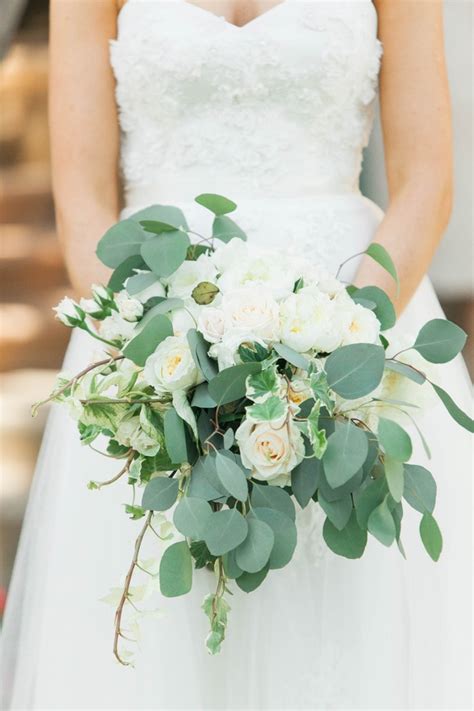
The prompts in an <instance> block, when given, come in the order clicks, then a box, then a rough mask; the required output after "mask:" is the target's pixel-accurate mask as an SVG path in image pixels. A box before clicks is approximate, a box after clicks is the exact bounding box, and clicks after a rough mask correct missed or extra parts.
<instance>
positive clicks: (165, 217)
mask: <svg viewBox="0 0 474 711" xmlns="http://www.w3.org/2000/svg"><path fill="white" fill-rule="evenodd" d="M130 219H131V220H135V222H144V221H145V220H147V221H153V222H161V223H163V224H165V225H170V226H172V227H173V228H174V229H175V230H179V229H183V230H185V231H186V230H187V229H188V223H187V222H186V218H185V216H184V214H183V211H182V210H181V209H180V208H179V207H174V206H173V205H150V207H145V208H144V209H143V210H139V211H138V212H134V213H133V215H132V216H131V217H130Z"/></svg>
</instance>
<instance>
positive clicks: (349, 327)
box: [336, 303, 380, 346]
mask: <svg viewBox="0 0 474 711" xmlns="http://www.w3.org/2000/svg"><path fill="white" fill-rule="evenodd" d="M336 313H337V316H338V318H339V319H342V320H344V321H345V324H344V326H343V333H342V341H341V345H343V346H348V345H351V344H352V343H377V341H378V338H379V334H380V322H379V320H378V319H377V317H376V315H375V314H374V312H373V311H371V310H370V309H366V308H365V307H364V306H361V304H355V303H352V304H342V305H341V308H340V309H337V311H336Z"/></svg>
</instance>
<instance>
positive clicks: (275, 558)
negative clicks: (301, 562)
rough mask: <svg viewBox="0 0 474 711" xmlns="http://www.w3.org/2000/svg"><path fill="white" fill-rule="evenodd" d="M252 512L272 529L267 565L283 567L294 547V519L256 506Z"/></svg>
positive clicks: (295, 533) (295, 538)
mask: <svg viewBox="0 0 474 711" xmlns="http://www.w3.org/2000/svg"><path fill="white" fill-rule="evenodd" d="M253 513H254V514H255V516H256V517H257V518H258V519H259V520H260V521H264V523H266V524H268V526H270V528H271V529H272V531H273V535H274V538H275V542H274V544H273V548H272V552H271V553H270V559H269V561H268V564H269V567H270V568H272V569H275V568H284V567H285V565H287V564H288V563H289V562H290V560H291V558H292V556H293V553H294V550H295V548H296V541H297V531H296V525H295V523H294V521H292V520H291V519H290V518H288V516H286V515H285V514H283V513H281V511H276V510H275V509H268V508H259V507H257V508H254V510H253Z"/></svg>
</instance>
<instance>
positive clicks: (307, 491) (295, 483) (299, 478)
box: [291, 457, 322, 509]
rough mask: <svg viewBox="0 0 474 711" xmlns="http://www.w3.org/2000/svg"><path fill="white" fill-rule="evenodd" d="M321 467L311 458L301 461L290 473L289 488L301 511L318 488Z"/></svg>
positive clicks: (317, 461)
mask: <svg viewBox="0 0 474 711" xmlns="http://www.w3.org/2000/svg"><path fill="white" fill-rule="evenodd" d="M321 467H322V465H321V463H320V461H319V460H317V459H315V457H311V458H305V459H303V461H302V462H301V463H300V464H298V466H297V467H295V468H294V469H293V471H292V472H291V488H292V490H293V494H294V496H295V499H296V500H297V502H298V503H299V505H300V506H301V508H303V509H304V508H305V506H307V505H308V503H309V502H310V500H311V497H312V496H313V494H314V492H315V491H316V489H317V488H318V485H319V480H320V477H321Z"/></svg>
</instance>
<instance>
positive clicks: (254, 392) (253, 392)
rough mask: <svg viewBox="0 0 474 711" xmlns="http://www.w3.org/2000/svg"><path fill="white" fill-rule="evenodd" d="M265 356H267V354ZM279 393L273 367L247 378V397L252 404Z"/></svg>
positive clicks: (278, 384) (277, 380)
mask: <svg viewBox="0 0 474 711" xmlns="http://www.w3.org/2000/svg"><path fill="white" fill-rule="evenodd" d="M266 355H268V353H267V352H266ZM279 391H280V381H279V379H278V375H277V371H276V368H275V366H272V367H271V368H264V369H263V370H261V371H260V372H257V373H254V374H253V375H249V376H248V377H247V381H246V393H247V397H248V398H249V399H250V400H253V401H254V402H258V401H259V400H262V399H264V398H267V397H268V396H269V395H276V394H277V393H278V392H279Z"/></svg>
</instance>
